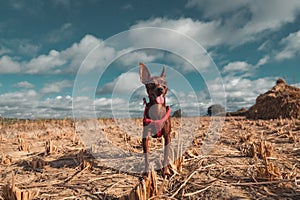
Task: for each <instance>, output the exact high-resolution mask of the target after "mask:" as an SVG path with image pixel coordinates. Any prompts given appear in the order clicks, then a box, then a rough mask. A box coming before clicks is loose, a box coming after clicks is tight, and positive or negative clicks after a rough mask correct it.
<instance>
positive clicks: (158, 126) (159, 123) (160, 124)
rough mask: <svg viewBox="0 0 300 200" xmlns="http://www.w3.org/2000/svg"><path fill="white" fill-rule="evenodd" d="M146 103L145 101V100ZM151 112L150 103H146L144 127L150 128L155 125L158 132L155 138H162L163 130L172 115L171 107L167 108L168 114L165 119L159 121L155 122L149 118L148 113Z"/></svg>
mask: <svg viewBox="0 0 300 200" xmlns="http://www.w3.org/2000/svg"><path fill="white" fill-rule="evenodd" d="M144 102H145V100H144ZM148 110H149V103H146V106H145V110H144V118H143V125H144V126H148V125H154V126H155V130H156V135H152V137H154V138H156V137H157V138H160V137H161V136H162V131H161V130H162V128H163V125H164V123H165V121H167V120H168V119H169V117H170V114H171V109H170V107H169V106H167V107H166V114H165V116H164V117H163V118H161V119H158V120H153V119H150V118H148V117H147V112H148Z"/></svg>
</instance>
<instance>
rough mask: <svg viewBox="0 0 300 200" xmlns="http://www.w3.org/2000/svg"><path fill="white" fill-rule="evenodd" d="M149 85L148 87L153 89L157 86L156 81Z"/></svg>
mask: <svg viewBox="0 0 300 200" xmlns="http://www.w3.org/2000/svg"><path fill="white" fill-rule="evenodd" d="M147 86H148V88H150V89H153V88H155V83H149V84H148V85H147Z"/></svg>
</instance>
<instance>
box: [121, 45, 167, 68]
mask: <svg viewBox="0 0 300 200" xmlns="http://www.w3.org/2000/svg"><path fill="white" fill-rule="evenodd" d="M127 51H130V49H125V50H123V51H120V52H118V54H119V55H122V54H123V52H127ZM162 57H163V54H162V53H161V52H159V53H157V52H156V53H155V52H153V51H152V52H150V51H143V50H140V51H133V52H130V53H127V54H125V55H122V56H121V57H120V58H119V59H118V63H119V64H120V65H125V66H129V65H134V66H136V65H138V62H139V61H143V62H144V63H148V62H153V61H155V60H156V59H159V58H162Z"/></svg>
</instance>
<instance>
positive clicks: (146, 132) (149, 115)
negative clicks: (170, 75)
mask: <svg viewBox="0 0 300 200" xmlns="http://www.w3.org/2000/svg"><path fill="white" fill-rule="evenodd" d="M140 80H141V82H142V83H143V84H144V85H145V87H146V91H147V94H148V98H149V102H148V103H147V102H146V99H145V98H144V104H145V105H146V106H145V111H144V118H143V138H142V146H143V152H144V159H145V173H144V175H145V176H148V174H149V146H148V140H149V136H152V137H153V138H159V137H164V161H163V176H167V175H169V174H170V172H169V153H170V145H171V135H170V133H171V120H170V112H171V110H170V108H169V106H166V94H167V91H168V84H167V81H166V70H165V67H163V70H162V72H161V75H160V76H151V75H150V72H149V70H148V68H147V67H146V66H145V65H144V64H143V63H140Z"/></svg>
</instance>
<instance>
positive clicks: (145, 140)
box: [142, 133, 149, 177]
mask: <svg viewBox="0 0 300 200" xmlns="http://www.w3.org/2000/svg"><path fill="white" fill-rule="evenodd" d="M142 145H143V152H144V158H145V172H144V175H145V176H146V177H148V173H149V145H148V133H143V140H142Z"/></svg>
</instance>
